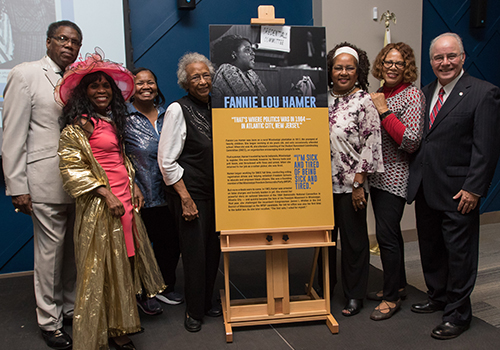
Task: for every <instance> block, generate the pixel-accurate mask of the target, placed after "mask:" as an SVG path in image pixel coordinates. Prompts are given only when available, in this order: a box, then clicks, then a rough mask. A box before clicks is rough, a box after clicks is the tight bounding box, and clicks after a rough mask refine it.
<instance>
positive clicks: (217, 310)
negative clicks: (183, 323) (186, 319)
mask: <svg viewBox="0 0 500 350" xmlns="http://www.w3.org/2000/svg"><path fill="white" fill-rule="evenodd" d="M205 315H207V316H210V317H220V316H222V306H221V305H220V304H217V305H216V306H212V308H211V309H210V310H208V311H207V312H205Z"/></svg>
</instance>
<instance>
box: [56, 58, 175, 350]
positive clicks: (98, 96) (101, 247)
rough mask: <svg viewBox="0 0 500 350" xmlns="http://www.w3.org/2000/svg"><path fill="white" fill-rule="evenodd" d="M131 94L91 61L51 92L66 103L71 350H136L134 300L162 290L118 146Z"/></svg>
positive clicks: (124, 75)
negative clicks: (72, 211) (72, 268)
mask: <svg viewBox="0 0 500 350" xmlns="http://www.w3.org/2000/svg"><path fill="white" fill-rule="evenodd" d="M133 91H134V80H133V76H132V74H131V73H130V72H129V71H128V70H126V69H125V68H123V67H122V66H121V65H118V64H116V63H113V62H109V61H105V60H103V59H102V58H101V55H99V54H93V55H87V57H86V60H85V61H80V62H77V63H75V64H73V65H71V66H70V67H69V69H68V70H67V71H66V73H65V75H64V77H63V79H61V81H60V82H59V84H58V86H57V88H56V92H55V94H56V99H57V100H58V101H59V102H61V103H62V104H65V107H64V109H63V117H62V120H61V122H62V124H63V125H66V127H65V128H64V130H63V131H62V133H61V138H60V143H59V156H60V170H61V176H62V178H63V184H64V189H65V190H66V191H67V192H68V193H69V194H70V195H71V196H72V197H74V198H75V201H76V219H75V230H74V232H75V239H74V241H75V255H76V260H77V291H76V301H75V311H74V320H73V349H75V350H78V349H82V350H83V349H85V350H87V349H105V348H106V349H107V348H108V347H109V345H108V338H109V340H110V342H111V343H113V345H114V346H115V348H116V349H135V346H134V344H133V343H132V341H131V340H130V339H129V338H128V337H127V336H126V334H132V333H136V332H139V331H140V330H141V327H140V320H139V315H138V311H137V305H136V295H138V294H140V293H142V292H143V289H144V291H145V293H146V294H147V295H149V296H154V295H156V293H159V292H161V291H162V290H164V289H165V288H166V286H165V285H164V282H163V279H162V277H161V273H160V270H159V268H158V265H157V263H156V260H155V258H154V253H153V250H152V248H151V243H150V242H149V239H148V237H147V233H146V230H145V228H144V224H143V223H142V220H141V218H140V215H139V214H138V210H139V209H140V207H141V206H142V204H143V199H142V195H141V194H140V193H139V192H140V191H139V192H137V190H136V186H134V175H135V173H134V169H133V167H132V165H131V163H130V161H129V160H128V158H127V157H126V155H125V153H124V152H123V147H122V146H123V145H122V143H123V142H122V140H123V132H124V126H125V117H126V115H127V108H126V105H125V100H126V99H128V98H129V97H130V96H131V95H132V94H133ZM134 207H135V208H136V209H137V211H136V210H134Z"/></svg>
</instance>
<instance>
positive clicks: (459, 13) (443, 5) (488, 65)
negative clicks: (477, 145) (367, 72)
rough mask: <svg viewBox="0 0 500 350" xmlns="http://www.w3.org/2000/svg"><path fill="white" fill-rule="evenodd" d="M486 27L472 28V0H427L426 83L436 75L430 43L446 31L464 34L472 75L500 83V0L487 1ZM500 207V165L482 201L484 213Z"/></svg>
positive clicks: (467, 65) (424, 28)
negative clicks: (430, 55) (433, 68)
mask: <svg viewBox="0 0 500 350" xmlns="http://www.w3.org/2000/svg"><path fill="white" fill-rule="evenodd" d="M487 6H488V7H487V19H486V25H485V26H484V28H470V25H469V23H470V0H456V1H449V0H424V2H423V23H422V68H421V72H422V79H421V81H422V85H426V84H428V83H430V82H431V81H433V80H434V79H435V78H436V77H435V76H434V73H433V72H432V68H431V65H430V62H429V45H430V42H431V40H432V39H433V38H435V37H436V36H438V35H439V34H442V33H445V32H454V33H457V34H458V35H460V36H461V37H462V40H463V43H464V50H465V55H466V59H465V64H464V69H465V70H466V71H467V72H468V73H469V74H470V75H472V76H474V77H476V78H479V79H483V80H487V81H489V82H490V83H492V84H495V85H496V86H500V65H498V57H499V53H500V49H499V48H500V1H498V0H489V1H488V2H487ZM498 210H500V166H497V171H496V173H495V177H494V179H493V182H492V184H491V187H490V191H489V193H488V197H487V198H485V199H483V200H482V201H481V213H484V212H490V211H498Z"/></svg>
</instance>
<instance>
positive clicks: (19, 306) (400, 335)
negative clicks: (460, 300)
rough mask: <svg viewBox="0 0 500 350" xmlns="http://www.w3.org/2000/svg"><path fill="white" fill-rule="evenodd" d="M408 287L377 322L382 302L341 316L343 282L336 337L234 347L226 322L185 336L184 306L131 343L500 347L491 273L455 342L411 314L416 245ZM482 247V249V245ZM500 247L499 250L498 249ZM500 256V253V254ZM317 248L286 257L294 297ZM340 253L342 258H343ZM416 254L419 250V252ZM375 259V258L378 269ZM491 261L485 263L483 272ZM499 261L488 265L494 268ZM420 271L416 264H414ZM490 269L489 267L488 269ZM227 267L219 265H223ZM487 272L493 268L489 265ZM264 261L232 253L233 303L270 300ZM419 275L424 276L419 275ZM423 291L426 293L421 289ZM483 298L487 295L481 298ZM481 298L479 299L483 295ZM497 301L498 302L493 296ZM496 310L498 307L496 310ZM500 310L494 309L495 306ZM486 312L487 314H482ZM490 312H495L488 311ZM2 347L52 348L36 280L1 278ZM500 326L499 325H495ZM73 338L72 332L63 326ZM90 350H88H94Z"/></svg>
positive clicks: (289, 329)
mask: <svg viewBox="0 0 500 350" xmlns="http://www.w3.org/2000/svg"><path fill="white" fill-rule="evenodd" d="M407 245H408V248H407V258H408V270H409V273H408V275H409V282H410V284H413V285H415V286H417V287H418V288H415V287H413V286H409V287H408V290H409V295H408V299H407V300H405V301H404V302H403V306H402V308H401V310H400V311H398V313H396V314H395V315H394V317H393V318H391V319H389V320H386V321H380V322H374V321H372V320H370V319H369V315H370V313H371V311H372V310H373V308H374V307H375V306H376V305H377V302H373V301H368V300H367V301H365V308H364V309H363V310H362V311H361V313H360V314H359V315H356V316H353V317H343V316H342V315H341V310H342V308H343V306H344V303H345V300H344V298H343V296H342V291H341V290H342V289H341V285H340V283H339V284H337V286H336V288H335V291H334V293H333V299H332V304H331V309H332V314H333V316H334V317H335V318H336V320H337V321H338V322H339V329H340V331H339V333H338V334H331V333H330V331H329V330H328V328H327V327H326V325H325V323H324V322H319V321H318V322H308V323H296V324H284V325H274V326H258V327H257V326H256V327H241V328H234V329H233V331H234V342H233V343H231V344H227V343H226V341H225V334H224V325H223V321H222V318H209V317H207V318H205V320H204V324H203V329H202V330H201V331H200V332H198V333H188V332H187V331H186V330H184V327H183V314H184V305H183V304H181V305H176V306H171V305H164V312H163V314H161V315H159V316H146V315H143V314H141V322H142V325H143V327H145V329H146V331H145V332H144V333H143V334H139V335H135V336H133V337H132V339H133V341H134V343H135V345H136V347H137V349H141V350H146V349H154V350H157V349H176V350H177V349H207V350H215V349H228V350H236V349H238V350H239V349H248V350H253V349H272V350H290V349H294V350H299V349H381V350H382V349H440V350H441V349H445V350H446V349H450V350H451V349H487V350H488V349H491V350H493V349H495V350H496V349H499V348H500V345H499V344H500V329H498V328H496V327H495V326H494V325H492V324H495V322H492V323H491V324H490V323H488V322H489V321H488V322H486V321H487V320H486V317H485V316H483V315H486V314H487V313H488V312H487V308H486V307H484V308H483V309H484V310H481V305H485V304H487V305H490V306H491V305H493V304H494V302H493V301H492V300H495V298H493V297H491V295H492V294H493V293H497V294H498V278H496V277H495V276H496V275H494V274H493V273H492V272H490V273H487V272H486V271H485V272H484V273H483V272H481V276H480V278H479V279H478V284H481V283H480V282H481V280H482V281H484V285H485V286H488V285H490V288H492V290H493V289H495V287H493V284H495V285H496V289H495V290H496V291H495V292H492V293H488V291H487V290H485V291H484V292H481V293H478V292H480V290H481V287H479V286H478V288H477V289H476V291H475V292H474V298H475V299H474V300H475V301H474V309H475V310H474V311H475V315H476V317H474V319H473V321H472V325H471V329H470V330H469V331H467V332H465V333H464V334H463V335H461V336H460V337H459V338H457V339H453V340H448V341H439V340H435V339H433V338H431V337H430V332H431V330H432V328H434V327H435V326H436V325H438V324H439V323H440V322H441V313H440V312H437V313H434V314H430V315H421V314H415V313H413V312H411V311H410V305H411V304H412V303H415V302H418V301H420V300H423V299H425V293H424V292H423V291H422V290H420V289H419V288H423V287H422V281H420V282H419V279H420V280H422V278H421V276H420V277H418V276H417V275H418V273H416V274H414V272H415V271H418V269H419V261H418V259H416V260H411V259H413V256H414V255H415V253H413V254H412V249H414V248H413V246H414V243H413V242H410V243H408V244H407ZM483 246H484V245H483ZM497 247H498V245H497ZM483 248H484V247H483ZM490 249H491V252H492V253H493V252H494V251H495V249H494V247H490V246H488V247H487V249H486V251H488V252H489V251H490ZM497 254H498V253H497ZM312 255H313V251H312V249H296V250H291V251H290V254H289V265H290V289H291V293H292V294H302V293H303V290H304V283H305V282H307V280H308V274H309V268H310V264H311V259H312ZM338 255H340V254H338ZM416 256H418V248H417V252H416ZM376 259H377V257H373V258H372V260H373V263H374V264H376ZM486 260H487V259H486V258H485V257H484V256H483V254H482V257H481V261H482V268H485V269H486V270H488V267H485V266H484V263H486ZM494 260H495V259H494V257H492V258H491V262H492V263H493V262H494ZM413 265H415V266H413ZM487 265H489V263H488V264H487ZM496 265H497V266H498V265H500V260H499V259H497V264H496ZM221 267H222V265H221ZM489 269H490V270H491V269H493V266H490V267H489ZM178 271H179V273H178V278H179V281H178V287H177V288H176V289H177V290H178V291H179V292H182V285H183V276H182V270H181V267H180V266H179V270H178ZM264 272H265V259H264V255H263V252H244V253H233V254H231V272H230V273H231V282H232V290H231V295H232V297H233V298H253V297H262V296H265V293H266V287H265V276H264ZM420 275H421V272H420ZM381 280H382V271H381V270H379V269H377V268H375V267H371V268H370V281H369V290H376V289H377V288H379V287H380V284H381ZM222 287H223V276H222V273H219V276H218V279H217V289H220V288H222ZM423 289H424V290H425V288H423ZM483 293H484V294H483ZM480 295H482V296H484V297H482V299H481V300H479V299H478V297H479V296H480ZM496 300H498V298H496ZM491 307H493V306H491ZM495 308H496V306H495ZM481 314H483V315H481ZM491 314H493V313H491ZM0 315H1V317H0V339H1V343H0V349H9V350H10V349H16V350H17V349H20V350H21V349H22V350H25V349H32V350H39V349H40V350H42V349H49V348H48V347H46V345H45V344H44V342H43V340H42V338H41V335H40V332H39V330H38V327H37V324H36V319H35V301H34V297H33V282H32V276H22V277H12V278H2V279H0ZM495 325H497V324H495ZM66 329H67V330H68V332H70V333H71V327H70V326H69V327H66ZM89 350H90V349H89Z"/></svg>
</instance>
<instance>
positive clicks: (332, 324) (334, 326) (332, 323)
mask: <svg viewBox="0 0 500 350" xmlns="http://www.w3.org/2000/svg"><path fill="white" fill-rule="evenodd" d="M326 326H327V327H328V329H329V330H330V332H332V333H333V334H337V333H338V332H339V324H338V323H337V320H335V318H333V316H332V314H328V316H327V317H326Z"/></svg>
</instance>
